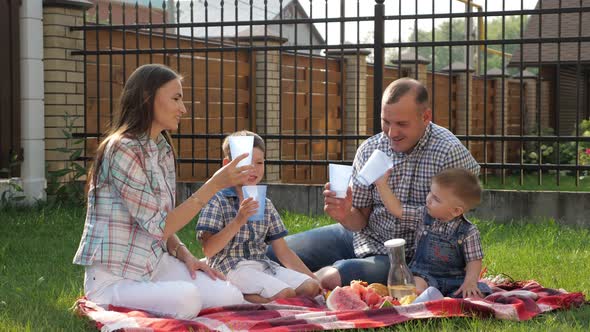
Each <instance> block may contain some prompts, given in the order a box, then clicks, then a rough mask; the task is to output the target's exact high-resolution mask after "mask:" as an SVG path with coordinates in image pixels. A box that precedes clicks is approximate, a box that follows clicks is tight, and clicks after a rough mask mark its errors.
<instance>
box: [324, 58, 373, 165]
mask: <svg viewBox="0 0 590 332" xmlns="http://www.w3.org/2000/svg"><path fill="white" fill-rule="evenodd" d="M370 53H371V52H370V51H368V50H358V51H357V50H328V51H326V56H336V57H341V58H342V59H343V60H344V63H345V65H344V77H345V82H342V85H343V87H344V89H343V92H342V93H343V94H344V112H343V117H344V128H343V131H344V135H365V134H369V135H371V134H372V133H367V132H366V130H365V129H366V128H367V120H368V119H367V55H369V54H370ZM357 111H358V116H357ZM357 128H358V130H357ZM356 148H357V146H356V145H355V144H346V145H345V148H344V156H343V158H344V159H348V160H352V159H354V156H355V154H356Z"/></svg>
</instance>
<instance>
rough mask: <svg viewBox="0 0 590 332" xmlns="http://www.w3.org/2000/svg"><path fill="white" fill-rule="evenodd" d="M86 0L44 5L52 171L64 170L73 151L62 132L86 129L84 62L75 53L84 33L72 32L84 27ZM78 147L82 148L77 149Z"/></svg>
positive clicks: (48, 148)
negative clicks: (71, 124) (74, 28)
mask: <svg viewBox="0 0 590 332" xmlns="http://www.w3.org/2000/svg"><path fill="white" fill-rule="evenodd" d="M91 6H92V4H91V3H90V2H88V1H85V0H68V1H59V0H45V1H43V66H44V75H45V84H44V86H45V96H44V97H45V158H46V161H47V164H48V168H49V170H55V169H60V168H63V167H64V166H65V164H66V162H67V160H68V159H69V154H68V153H64V152H59V151H57V149H59V148H64V147H68V148H72V147H73V146H72V142H71V140H69V141H68V140H67V139H66V137H65V135H64V133H63V130H68V127H67V122H70V121H72V123H73V128H71V129H72V131H73V132H82V131H83V129H84V118H83V116H84V62H83V57H82V56H73V55H72V54H71V53H72V51H78V50H82V48H83V46H84V44H83V32H82V31H71V30H70V27H72V26H81V25H82V24H83V14H84V11H85V10H87V9H88V8H90V7H91ZM78 147H79V146H78Z"/></svg>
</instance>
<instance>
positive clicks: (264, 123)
mask: <svg viewBox="0 0 590 332" xmlns="http://www.w3.org/2000/svg"><path fill="white" fill-rule="evenodd" d="M265 38H266V45H268V46H279V45H282V44H283V43H284V42H286V41H287V39H286V38H282V39H281V38H280V37H278V36H273V35H267V36H266V37H265V36H264V35H262V36H260V35H254V36H252V41H253V45H256V46H264V45H265V42H264V40H265ZM238 40H241V41H244V42H248V43H249V42H250V37H249V36H247V37H240V38H238ZM279 57H280V54H279V51H266V52H265V51H257V52H255V63H254V64H253V65H254V70H255V73H254V77H255V78H254V83H255V86H254V87H253V88H254V91H255V98H256V99H255V100H254V101H253V102H254V105H255V108H254V109H255V114H256V115H255V116H256V123H255V124H254V128H252V130H253V131H255V132H256V133H258V134H259V135H266V134H269V135H277V134H280V132H279V128H280V123H279V122H280V112H281V104H280V93H281V92H280V91H279V78H280V71H281V67H280V66H279V61H280V60H279ZM265 144H266V159H267V160H268V159H272V160H279V159H280V158H281V156H280V144H281V142H280V140H278V139H265ZM265 181H266V182H280V165H266V171H265Z"/></svg>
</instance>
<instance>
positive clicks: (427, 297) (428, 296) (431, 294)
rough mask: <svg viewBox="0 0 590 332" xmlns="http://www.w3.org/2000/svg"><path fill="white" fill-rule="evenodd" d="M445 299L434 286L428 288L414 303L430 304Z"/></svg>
mask: <svg viewBox="0 0 590 332" xmlns="http://www.w3.org/2000/svg"><path fill="white" fill-rule="evenodd" d="M444 298H445V297H444V296H443V295H442V293H441V292H440V291H439V290H438V288H434V287H432V286H430V287H428V288H426V289H425V290H424V291H423V292H422V294H420V296H418V297H417V298H416V299H415V300H414V302H412V303H420V302H428V301H436V300H442V299H444Z"/></svg>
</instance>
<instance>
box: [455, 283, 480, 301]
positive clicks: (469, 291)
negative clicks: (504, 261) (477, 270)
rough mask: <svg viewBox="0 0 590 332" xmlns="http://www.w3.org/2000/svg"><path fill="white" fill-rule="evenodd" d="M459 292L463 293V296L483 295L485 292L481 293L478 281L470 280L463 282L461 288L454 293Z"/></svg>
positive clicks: (457, 293)
mask: <svg viewBox="0 0 590 332" xmlns="http://www.w3.org/2000/svg"><path fill="white" fill-rule="evenodd" d="M459 294H461V296H463V298H466V297H483V294H482V293H481V291H480V290H479V288H477V281H475V282H469V281H467V280H465V281H464V282H463V284H462V285H461V287H459V289H457V291H456V292H454V293H453V295H459Z"/></svg>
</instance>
